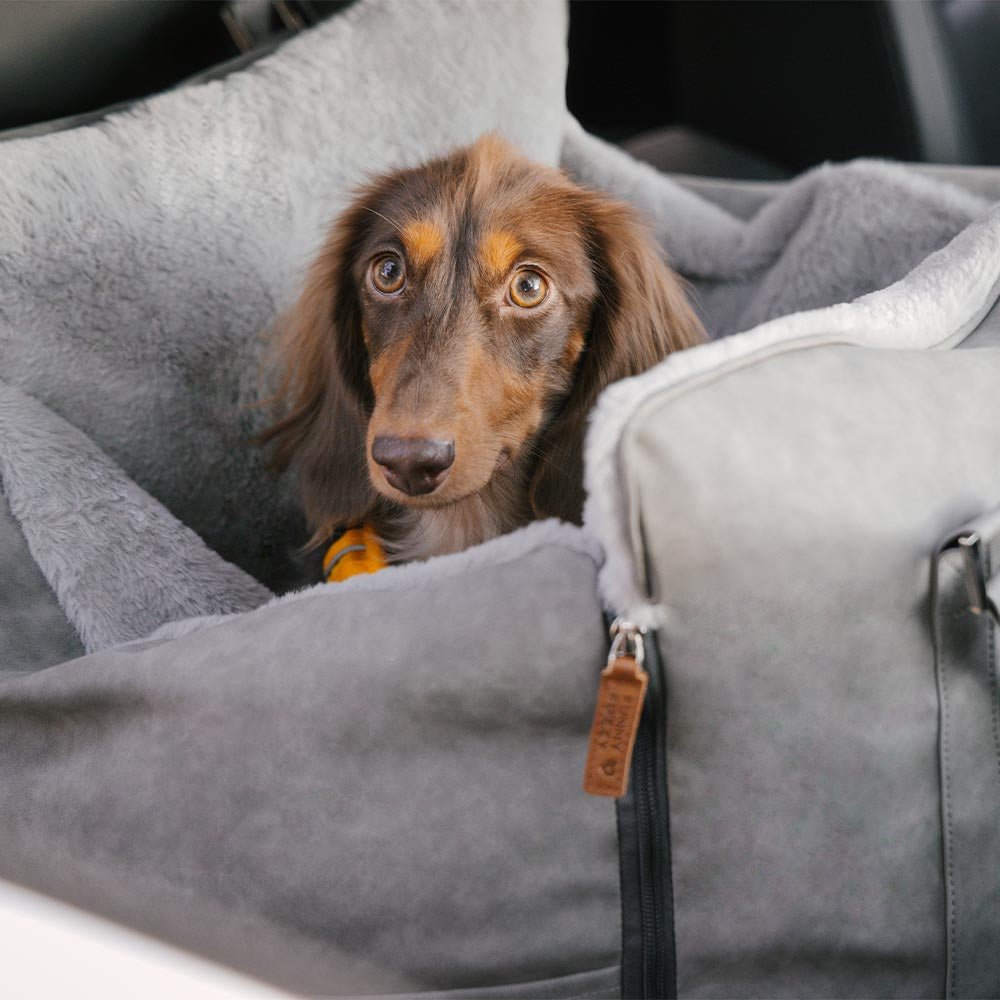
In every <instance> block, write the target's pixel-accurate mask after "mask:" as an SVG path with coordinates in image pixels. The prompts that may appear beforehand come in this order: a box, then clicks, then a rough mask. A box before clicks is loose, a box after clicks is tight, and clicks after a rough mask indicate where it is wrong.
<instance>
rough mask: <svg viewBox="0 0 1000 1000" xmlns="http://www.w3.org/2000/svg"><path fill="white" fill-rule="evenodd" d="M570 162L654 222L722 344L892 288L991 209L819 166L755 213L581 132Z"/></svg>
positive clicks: (864, 170) (996, 193)
mask: <svg viewBox="0 0 1000 1000" xmlns="http://www.w3.org/2000/svg"><path fill="white" fill-rule="evenodd" d="M562 160H563V164H564V165H565V166H566V167H567V168H568V169H569V170H570V172H571V173H572V174H573V175H574V176H576V177H577V178H578V179H580V180H581V181H582V182H583V183H586V184H590V185H593V186H595V187H599V188H602V189H605V190H608V191H610V192H611V193H612V194H614V195H616V196H618V197H621V198H625V199H627V200H629V201H631V202H633V203H634V204H636V205H637V206H638V207H639V208H641V209H642V210H643V212H644V213H645V214H646V215H647V216H648V217H649V218H650V220H651V221H652V223H653V230H654V232H655V234H656V236H657V238H658V240H659V241H660V243H661V244H662V245H663V246H664V247H665V248H666V250H667V253H668V255H669V257H670V259H671V261H672V263H673V264H674V266H675V267H676V268H677V269H678V270H679V271H680V272H681V273H682V274H683V275H684V276H685V277H686V278H687V279H688V280H689V281H690V283H691V286H692V293H693V300H694V303H695V305H696V307H697V308H698V311H699V313H700V315H701V317H702V320H703V321H704V323H705V327H706V329H707V330H708V333H709V336H710V337H713V338H719V337H725V336H728V335H730V334H733V333H737V332H742V331H744V330H748V329H750V328H752V327H754V326H756V325H758V324H760V323H764V322H766V321H768V320H772V319H775V318H776V317H779V316H785V315H788V314H791V313H796V312H801V311H804V310H808V309H818V308H821V307H823V306H828V305H832V304H834V303H839V302H848V301H850V300H852V299H855V298H857V297H858V296H861V295H865V294H867V293H869V292H872V291H874V290H876V289H880V288H885V287H886V286H888V285H890V284H892V283H893V282H895V281H897V280H898V279H900V278H901V277H903V275H905V274H907V273H908V272H909V271H911V270H912V269H913V268H914V267H915V266H916V265H917V264H918V263H920V261H922V260H923V259H924V258H926V257H927V256H928V255H929V254H931V253H932V252H933V251H935V250H937V249H939V248H941V247H943V246H944V245H945V244H947V243H948V242H949V240H951V239H952V238H953V237H954V236H956V235H957V234H958V233H960V232H961V231H962V230H963V229H965V228H966V226H968V224H969V223H970V222H971V221H972V220H973V219H975V218H977V217H978V216H980V215H982V214H984V213H985V211H986V210H987V208H988V206H989V199H988V198H983V197H980V196H979V195H976V194H972V193H970V192H968V191H966V190H964V189H963V188H962V187H961V186H959V185H958V184H952V183H949V182H947V181H944V180H940V179H938V178H936V177H935V178H933V179H932V178H929V177H925V176H923V175H921V173H920V172H918V171H916V170H913V169H911V168H909V167H904V166H900V165H897V164H890V163H886V162H879V161H864V160H859V161H856V162H854V163H849V164H843V165H824V166H821V167H816V168H814V169H813V170H810V171H807V172H806V173H804V174H802V175H801V176H800V177H797V178H796V179H795V180H793V181H791V182H789V183H788V184H785V185H778V186H775V185H767V184H761V185H751V186H750V187H751V189H752V190H763V191H764V192H765V193H766V194H767V196H768V197H767V199H766V200H762V201H761V202H760V203H759V204H757V205H755V206H753V208H752V210H751V209H750V207H748V206H743V205H741V204H740V199H739V198H735V199H727V198H725V197H721V198H720V197H716V198H715V200H713V199H712V198H710V197H702V196H701V194H700V191H701V190H703V189H702V188H698V187H697V186H694V185H690V184H689V185H687V186H684V185H683V184H681V183H678V182H677V181H675V180H672V179H671V178H670V177H668V176H665V175H663V174H659V173H657V172H656V171H655V170H653V168H652V167H650V166H648V165H647V164H642V163H637V162H635V161H632V160H631V159H630V158H629V157H628V156H627V155H626V154H625V153H624V152H623V151H621V150H619V149H617V148H615V147H613V146H610V145H608V144H606V143H603V142H602V141H601V140H599V139H596V138H595V137H593V136H590V135H587V134H586V133H585V132H583V130H582V129H580V127H579V126H578V125H576V124H575V123H572V124H571V127H569V128H568V129H567V132H566V135H565V138H564V141H563V149H562ZM994 173H996V172H994ZM993 180H994V189H993V198H994V199H1000V180H998V179H997V178H996V177H995V176H994V178H993ZM746 187H747V185H745V184H740V183H736V184H734V185H732V188H735V189H736V190H741V189H744V188H746ZM704 190H707V191H709V192H710V191H711V190H712V188H710V187H709V188H707V189H704ZM726 190H727V191H728V190H730V188H729V186H727V187H726Z"/></svg>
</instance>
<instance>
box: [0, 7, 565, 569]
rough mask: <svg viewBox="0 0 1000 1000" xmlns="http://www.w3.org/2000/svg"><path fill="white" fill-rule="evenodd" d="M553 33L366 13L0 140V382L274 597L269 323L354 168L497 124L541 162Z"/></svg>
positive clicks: (559, 112) (553, 16)
mask: <svg viewBox="0 0 1000 1000" xmlns="http://www.w3.org/2000/svg"><path fill="white" fill-rule="evenodd" d="M565 35H566V13H565V9H564V7H563V5H562V4H559V3H546V4H542V5H539V4H535V3H522V2H518V3H509V2H505V3H497V4H471V3H467V2H462V0H454V2H441V3H435V4H429V3H419V4H408V3H391V2H388V0H363V2H360V3H358V4H356V5H354V6H353V7H351V8H349V9H348V10H347V11H346V12H345V13H343V14H341V15H339V16H337V17H335V18H333V19H332V20H331V21H329V22H326V23H325V24H323V25H321V26H320V27H318V28H316V29H314V30H312V31H310V32H308V33H306V34H304V35H302V36H300V37H298V38H296V39H294V40H293V41H291V42H289V43H288V44H287V45H285V46H283V47H282V48H281V49H280V50H279V51H278V52H277V53H275V54H274V55H272V56H269V57H267V58H265V59H263V60H261V61H260V62H257V63H255V64H254V65H252V66H250V67H249V68H247V69H245V70H243V71H241V72H238V73H235V74H233V75H230V76H229V77H227V78H225V79H223V80H220V81H214V82H211V83H206V84H200V85H196V86H190V87H185V88H182V89H179V90H176V91H173V92H171V93H167V94H163V95H161V96H158V97H155V98H152V99H150V100H148V101H145V102H143V103H141V104H139V105H136V106H135V107H133V108H132V109H130V110H128V111H125V112H121V113H118V114H115V115H112V116H111V117H110V118H108V119H107V120H105V121H102V122H99V123H97V124H94V125H90V126H87V127H84V128H79V129H74V130H71V131H68V132H58V133H55V134H51V135H44V136H39V137H36V138H31V139H14V140H10V141H7V142H3V143H0V218H2V219H3V225H2V226H0V371H2V373H3V377H4V378H5V379H6V380H8V382H10V383H11V384H13V385H14V386H16V387H18V388H21V389H23V390H24V391H25V392H27V393H29V394H30V395H32V396H34V397H35V398H37V399H39V400H41V401H42V402H44V403H46V404H47V405H48V406H50V407H51V408H52V409H53V410H54V411H55V412H56V413H58V414H59V415H60V416H62V417H64V418H66V419H67V420H69V422H70V423H72V424H73V425H74V426H76V427H77V428H79V429H80V430H82V431H85V432H86V433H87V434H89V435H90V436H91V437H92V438H93V439H94V441H95V442H96V443H97V444H98V445H99V446H100V447H101V448H103V449H104V450H105V451H106V452H107V453H108V454H109V455H110V456H111V458H112V459H114V460H115V461H116V462H118V463H119V464H120V465H121V466H122V467H123V468H124V470H125V471H126V472H127V473H128V474H129V475H130V476H132V477H133V478H134V479H135V480H136V481H137V482H138V484H139V485H140V486H142V487H143V488H145V489H146V490H148V491H149V492H150V493H152V494H153V495H154V496H155V497H156V498H157V499H159V500H160V501H162V502H163V503H164V504H165V505H166V506H167V507H168V508H169V509H170V510H171V511H172V512H173V513H174V514H175V515H176V516H177V517H179V518H180V520H181V521H183V522H184V523H185V524H187V525H189V526H190V527H192V528H193V529H194V530H195V531H197V532H198V533H199V534H200V535H201V536H202V537H203V538H204V539H205V540H206V541H207V542H208V544H209V545H211V546H212V547H213V548H215V549H216V550H217V551H219V552H220V553H221V554H223V555H224V556H225V557H227V558H229V559H232V560H234V561H235V562H237V563H239V564H240V565H241V566H243V567H244V568H246V569H247V570H249V571H250V572H252V573H254V574H255V575H256V576H258V577H259V578H261V579H264V580H266V581H267V582H269V583H271V584H272V585H273V584H278V585H280V583H281V577H282V573H283V570H282V565H281V564H282V562H283V560H284V556H285V553H286V552H287V550H288V549H289V547H290V545H291V539H292V537H293V536H294V534H295V525H294V515H293V514H292V509H293V508H292V505H291V504H290V503H289V502H288V500H287V498H286V495H285V494H286V490H285V488H284V487H283V485H282V484H280V483H274V482H272V481H271V480H270V479H269V478H268V476H267V473H266V472H265V471H264V468H263V464H262V461H261V457H260V456H259V455H258V454H257V452H256V451H255V449H254V448H252V447H251V446H250V444H249V443H248V439H249V438H250V437H251V436H252V435H253V433H254V432H255V431H256V430H257V429H259V428H260V427H261V426H262V424H263V423H264V421H265V414H264V413H263V412H262V411H260V410H254V409H252V406H253V404H254V403H255V402H256V401H257V399H258V398H259V396H260V391H259V386H258V368H259V365H258V358H259V353H260V346H261V333H262V331H264V330H265V328H267V327H268V326H269V325H270V324H272V323H273V321H274V319H275V316H276V315H277V314H278V313H279V311H280V310H281V309H282V308H283V307H284V306H285V305H286V304H288V302H289V301H290V300H291V298H292V297H293V296H294V294H295V291H296V286H297V282H298V280H299V277H300V274H301V271H302V268H303V266H304V264H305V263H306V261H307V260H308V259H309V257H310V255H311V254H312V252H313V251H314V250H315V249H316V247H317V245H318V243H319V241H320V238H321V236H322V234H323V232H324V230H325V228H326V227H327V225H328V224H329V221H330V219H331V218H332V217H333V216H334V215H335V214H336V212H337V211H338V209H339V208H340V207H341V205H342V204H343V203H344V201H345V200H346V196H347V194H348V192H349V190H350V189H351V188H352V187H353V186H354V185H356V184H357V183H358V182H359V181H361V180H362V179H363V177H364V175H365V173H366V172H369V171H378V170H382V169H384V168H385V167H387V166H389V165H390V164H404V163H411V162H415V161H417V160H420V159H422V158H424V157H426V156H428V155H430V154H434V153H439V152H442V151H445V150H447V149H449V148H451V147H452V146H454V145H456V144H458V143H463V142H467V141H469V140H470V139H472V138H474V137H475V136H477V135H478V134H479V133H481V132H483V131H485V130H487V129H491V128H499V130H500V131H501V132H502V133H503V134H504V135H506V136H507V137H508V138H509V139H511V140H512V141H513V142H515V143H516V144H517V145H518V146H520V147H521V148H522V149H523V150H524V152H525V153H527V154H528V155H530V156H532V157H534V158H536V159H539V160H542V161H545V162H549V163H554V162H556V161H557V159H558V152H559V143H560V138H561V135H562V131H563V127H564V119H563V116H564V114H565V105H564V97H563V87H564V80H565V70H566V45H565ZM417 79H419V86H415V82H416V81H417Z"/></svg>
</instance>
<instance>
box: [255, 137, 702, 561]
mask: <svg viewBox="0 0 1000 1000" xmlns="http://www.w3.org/2000/svg"><path fill="white" fill-rule="evenodd" d="M276 332H277V335H278V337H277V347H278V358H279V364H280V366H281V370H282V377H281V380H280V383H279V388H278V392H277V394H276V396H275V397H274V399H275V401H276V403H277V405H278V407H279V415H278V417H277V419H276V421H275V423H274V424H273V425H272V426H270V427H269V428H268V429H267V430H266V431H265V432H264V433H263V434H262V435H261V436H260V441H261V442H262V443H265V444H267V443H269V444H270V445H271V447H272V448H273V451H272V458H271V460H272V464H273V466H274V468H275V469H276V470H278V471H281V470H283V469H284V468H286V467H288V466H292V467H294V469H295V470H296V473H297V483H298V490H299V496H300V499H301V502H302V505H303V507H304V511H305V514H306V517H307V519H308V522H309V525H310V527H311V529H312V530H313V535H312V539H311V543H310V544H311V545H312V546H313V547H315V546H318V545H320V544H321V543H322V542H323V541H324V540H326V539H328V538H329V537H330V536H331V535H332V534H333V533H334V532H335V530H337V529H338V527H343V526H347V525H351V524H357V523H360V522H368V523H370V524H371V525H373V526H374V529H375V531H376V533H377V535H378V537H379V539H380V540H381V542H382V543H383V546H384V548H385V551H386V552H387V553H388V559H389V561H390V562H398V561H404V560H409V559H416V558H427V557H429V556H434V555H439V554H443V553H446V552H455V551H458V550H461V549H464V548H466V547H467V546H470V545H475V544H477V543H479V542H482V541H484V540H486V539H488V538H492V537H494V536H496V535H499V534H503V533H505V532H508V531H511V530H512V529H514V528H516V527H519V526H521V525H523V524H525V523H527V522H528V521H530V520H532V519H534V518H541V517H550V516H555V517H559V518H562V519H564V520H567V521H574V522H577V523H579V521H580V520H581V516H582V508H583V498H584V494H583V483H582V478H583V438H584V432H585V429H586V421H587V416H588V413H589V411H590V410H591V408H592V407H593V405H594V403H595V401H596V400H597V397H598V394H599V393H600V392H601V390H602V389H603V388H604V387H605V386H607V385H608V384H609V383H610V382H614V381H615V380H617V379H621V378H624V377H626V376H628V375H635V374H637V373H639V372H642V371H644V370H645V369H647V368H649V367H650V366H651V365H655V364H656V363H657V362H658V361H660V360H661V359H662V358H664V357H665V356H666V355H667V354H669V353H670V352H671V351H677V350H680V349H682V348H686V347H690V346H693V345H695V344H698V343H700V342H701V341H702V340H703V339H704V331H703V329H702V326H701V324H700V322H699V321H698V319H697V318H696V316H695V313H694V311H693V310H692V308H691V306H690V305H689V303H688V302H687V299H686V297H685V292H684V287H683V284H682V282H681V280H680V279H679V278H678V277H677V276H676V275H675V274H674V273H673V272H672V271H671V270H670V268H669V267H668V266H667V265H666V263H665V262H664V260H663V258H662V255H661V253H660V250H659V247H658V246H657V244H656V243H655V241H654V240H653V238H652V236H651V235H650V234H649V233H648V232H647V230H646V229H645V227H644V226H643V225H642V223H641V222H640V221H639V219H638V217H637V216H636V214H635V213H634V212H633V211H632V210H631V209H630V208H629V207H627V206H626V205H624V204H621V203H619V202H616V201H613V200H610V199H609V198H607V197H605V196H604V195H602V194H599V193H597V192H595V191H592V190H589V189H587V188H584V187H581V186H579V185H577V184H575V183H574V182H572V181H571V180H570V179H569V178H568V177H567V176H566V175H565V174H564V173H563V172H561V171H558V170H555V169H553V168H549V167H545V166H541V165H539V164H537V163H534V162H532V161H531V160H528V159H526V158H525V157H523V156H521V155H520V154H519V153H518V152H516V151H515V149H514V148H513V147H511V146H510V145H509V144H508V143H507V142H505V141H504V140H502V139H501V138H500V137H499V136H497V135H496V134H495V133H489V134H487V135H485V136H483V137H482V138H480V139H479V140H478V141H477V142H475V143H474V144H472V145H471V146H468V147H464V148H461V149H458V150H456V151H455V152H452V153H451V154H449V155H446V156H443V157H440V158H438V159H433V160H430V161H429V162H426V163H424V164H422V165H420V166H417V167H413V168H409V169H401V170H396V171H394V172H390V173H387V174H384V175H382V176H379V177H377V178H376V179H374V180H372V181H371V182H369V183H368V184H367V185H366V186H365V187H363V188H362V189H361V190H360V191H359V192H358V196H357V197H356V199H355V200H354V201H353V203H352V204H351V205H350V206H349V207H348V208H347V209H346V211H345V212H344V213H343V214H342V215H341V216H340V217H339V219H338V220H337V221H336V222H335V224H334V226H333V229H332V231H331V233H330V235H329V237H328V239H327V241H326V243H325V245H324V246H323V248H322V250H321V251H320V253H319V255H318V257H317V258H316V260H315V261H314V262H313V264H312V266H311V268H310V269H309V271H308V274H307V277H306V280H305V284H304V288H303V290H302V292H301V295H300V297H299V298H298V301H297V302H296V303H295V304H294V305H293V307H292V308H291V309H290V311H289V312H288V313H287V314H286V315H285V316H284V318H283V320H281V321H279V324H278V327H277V330H276Z"/></svg>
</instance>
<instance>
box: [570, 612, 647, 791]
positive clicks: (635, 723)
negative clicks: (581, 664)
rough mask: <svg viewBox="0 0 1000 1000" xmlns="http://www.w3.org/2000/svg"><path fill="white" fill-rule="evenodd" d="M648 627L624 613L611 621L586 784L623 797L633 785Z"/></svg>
mask: <svg viewBox="0 0 1000 1000" xmlns="http://www.w3.org/2000/svg"><path fill="white" fill-rule="evenodd" d="M645 631H646V630H645V629H644V628H640V627H639V626H638V625H635V624H633V623H632V622H629V621H623V620H622V619H621V618H616V619H615V620H614V622H613V624H612V625H611V649H610V651H609V652H608V665H607V666H606V667H605V668H604V669H603V670H602V671H601V684H600V687H599V688H598V691H597V708H596V709H595V710H594V723H593V725H592V726H591V728H590V747H589V749H588V750H587V764H586V768H585V770H584V775H583V790H584V791H585V792H588V793H589V794H590V795H605V796H608V797H609V798H615V799H620V798H621V797H622V796H623V795H624V794H625V790H626V789H627V788H628V772H629V765H630V764H631V763H632V750H633V748H634V747H635V737H636V734H637V733H638V732H639V717H640V716H641V715H642V705H643V701H644V700H645V697H646V685H647V684H648V683H649V674H647V673H646V671H645V670H643V667H642V663H643V657H644V655H645V648H644V646H643V639H642V637H643V635H644V634H645Z"/></svg>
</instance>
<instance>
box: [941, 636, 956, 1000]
mask: <svg viewBox="0 0 1000 1000" xmlns="http://www.w3.org/2000/svg"><path fill="white" fill-rule="evenodd" d="M943 645H944V644H943V643H942V646H943ZM940 656H941V764H942V771H943V778H944V781H943V784H944V788H943V792H944V818H945V846H944V855H945V869H946V872H945V899H946V900H947V905H948V956H947V961H948V988H947V993H948V996H949V998H953V997H954V996H955V992H956V987H955V979H956V975H957V972H956V968H955V923H956V921H955V865H954V861H953V858H952V853H953V852H952V829H953V828H952V817H951V777H950V774H949V770H948V663H947V657H946V656H945V652H944V649H943V648H942V650H941V653H940Z"/></svg>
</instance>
